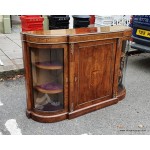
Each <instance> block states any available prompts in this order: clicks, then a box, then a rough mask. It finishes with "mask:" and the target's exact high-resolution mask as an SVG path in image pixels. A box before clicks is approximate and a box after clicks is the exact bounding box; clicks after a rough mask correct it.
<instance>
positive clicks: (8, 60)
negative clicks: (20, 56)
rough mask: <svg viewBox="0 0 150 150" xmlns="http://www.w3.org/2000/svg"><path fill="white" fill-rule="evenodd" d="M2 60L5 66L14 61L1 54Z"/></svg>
mask: <svg viewBox="0 0 150 150" xmlns="http://www.w3.org/2000/svg"><path fill="white" fill-rule="evenodd" d="M0 58H1V61H2V62H3V64H4V66H10V65H13V62H12V61H11V60H10V59H9V58H8V57H7V56H1V57H0Z"/></svg>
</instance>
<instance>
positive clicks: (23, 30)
mask: <svg viewBox="0 0 150 150" xmlns="http://www.w3.org/2000/svg"><path fill="white" fill-rule="evenodd" d="M38 30H43V27H37V28H25V27H23V28H22V32H25V31H38Z"/></svg>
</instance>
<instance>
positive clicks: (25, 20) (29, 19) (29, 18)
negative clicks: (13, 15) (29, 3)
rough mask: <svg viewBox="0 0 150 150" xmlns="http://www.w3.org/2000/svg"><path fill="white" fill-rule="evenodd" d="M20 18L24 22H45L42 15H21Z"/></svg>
mask: <svg viewBox="0 0 150 150" xmlns="http://www.w3.org/2000/svg"><path fill="white" fill-rule="evenodd" d="M20 20H21V22H22V23H35V22H39V23H43V21H44V18H42V17H26V16H21V17H20Z"/></svg>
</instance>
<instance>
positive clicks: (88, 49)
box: [70, 39, 116, 110]
mask: <svg viewBox="0 0 150 150" xmlns="http://www.w3.org/2000/svg"><path fill="white" fill-rule="evenodd" d="M71 47H73V46H70V48H71ZM71 51H72V50H71ZM115 53H116V40H115V39H114V40H105V41H97V42H87V43H78V44H74V51H72V53H71V54H70V63H71V65H70V99H71V104H70V105H71V106H70V107H71V108H72V109H73V110H77V109H80V108H83V107H86V106H89V105H92V104H95V103H98V102H100V101H104V100H107V99H110V98H112V97H113V82H114V81H113V79H114V67H115Z"/></svg>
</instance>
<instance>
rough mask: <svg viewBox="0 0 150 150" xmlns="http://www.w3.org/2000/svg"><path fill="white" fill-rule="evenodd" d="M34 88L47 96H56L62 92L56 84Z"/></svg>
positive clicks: (61, 88)
mask: <svg viewBox="0 0 150 150" xmlns="http://www.w3.org/2000/svg"><path fill="white" fill-rule="evenodd" d="M34 88H35V89H36V90H38V91H39V92H42V93H48V94H57V93H61V92H63V87H62V86H61V85H60V84H57V83H46V84H42V85H37V86H35V87H34Z"/></svg>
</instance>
